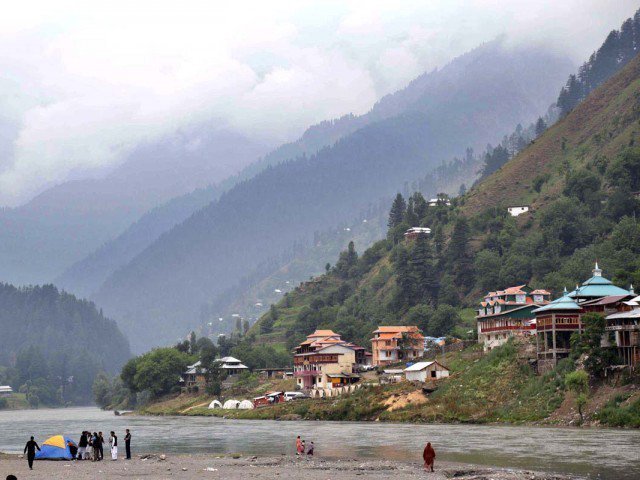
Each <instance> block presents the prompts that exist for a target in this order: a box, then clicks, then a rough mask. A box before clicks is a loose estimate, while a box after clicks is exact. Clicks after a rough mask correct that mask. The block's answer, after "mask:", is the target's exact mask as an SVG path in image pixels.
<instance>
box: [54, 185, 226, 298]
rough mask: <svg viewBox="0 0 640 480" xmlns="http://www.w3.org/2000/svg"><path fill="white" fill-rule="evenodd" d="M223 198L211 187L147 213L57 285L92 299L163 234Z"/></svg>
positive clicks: (69, 269)
mask: <svg viewBox="0 0 640 480" xmlns="http://www.w3.org/2000/svg"><path fill="white" fill-rule="evenodd" d="M218 196H219V188H217V187H215V186H210V187H207V188H202V189H198V190H195V191H194V192H191V193H189V194H187V195H183V196H180V197H177V198H174V199H172V200H170V201H169V202H167V203H165V204H164V205H161V206H159V207H156V208H154V209H152V210H150V211H149V212H147V213H145V214H144V215H143V216H142V217H140V219H139V220H137V221H136V222H134V223H132V224H131V225H130V226H129V227H128V228H127V229H126V230H125V231H124V232H123V233H122V234H120V235H119V236H118V237H116V238H115V239H113V240H111V241H109V242H107V243H105V244H104V245H102V246H101V247H99V248H98V249H97V250H96V251H95V252H93V253H91V254H90V255H89V256H87V257H85V258H83V259H82V260H80V261H78V262H76V263H74V264H73V265H71V266H70V267H69V268H67V269H66V270H65V271H64V272H63V273H62V274H61V275H60V276H58V277H56V279H55V280H54V283H55V284H56V285H58V286H59V287H61V288H64V289H65V290H66V291H68V292H73V293H74V294H75V295H79V296H82V297H88V296H90V295H92V294H93V293H94V292H95V291H96V290H97V289H98V288H99V287H100V285H102V283H104V281H105V280H106V278H107V277H108V276H109V275H111V274H112V273H113V272H115V271H116V270H117V269H118V268H120V267H122V266H124V265H126V264H127V263H128V262H129V261H131V259H133V258H134V257H135V256H136V255H138V254H139V253H140V252H142V251H143V250H144V249H145V248H147V247H148V246H149V245H151V243H153V242H154V241H155V240H156V239H157V238H158V237H160V235H162V234H163V233H165V232H167V231H169V230H170V229H171V228H172V227H173V226H175V225H177V224H179V223H181V222H183V221H184V220H185V219H186V218H188V217H189V216H190V215H192V214H193V212H195V211H197V210H199V209H200V208H202V207H204V206H205V205H207V204H209V203H211V202H212V201H214V200H215V199H216V198H217V197H218Z"/></svg>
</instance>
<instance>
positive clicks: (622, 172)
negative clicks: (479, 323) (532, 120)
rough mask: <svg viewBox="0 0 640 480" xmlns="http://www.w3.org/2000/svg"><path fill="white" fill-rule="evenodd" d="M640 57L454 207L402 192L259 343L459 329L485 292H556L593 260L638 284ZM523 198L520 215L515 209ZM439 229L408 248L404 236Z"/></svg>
mask: <svg viewBox="0 0 640 480" xmlns="http://www.w3.org/2000/svg"><path fill="white" fill-rule="evenodd" d="M638 131H640V58H637V57H636V58H635V59H634V60H632V61H631V62H630V63H629V64H628V65H627V66H626V67H625V68H624V69H623V70H622V71H621V72H619V73H618V74H617V75H616V76H614V77H613V78H611V79H610V80H609V81H607V82H606V83H604V84H603V85H602V86H601V87H599V88H598V89H596V90H595V91H594V92H592V93H591V94H590V95H589V96H588V97H587V99H586V100H585V101H584V102H583V103H581V104H580V105H579V106H578V107H576V108H575V109H574V110H573V111H572V112H571V113H570V114H568V115H567V116H566V117H565V118H564V119H562V120H561V121H559V122H558V123H557V124H556V125H554V126H553V127H551V128H550V129H548V130H547V131H546V132H545V133H544V134H543V135H542V136H541V137H539V138H538V139H537V140H536V141H535V142H533V143H532V144H531V145H530V146H529V147H528V148H526V149H525V150H524V151H522V152H521V153H520V154H519V155H517V156H516V157H515V158H513V159H512V160H511V161H509V162H508V163H507V164H505V165H504V166H503V167H502V168H500V169H499V170H498V171H497V172H495V173H494V174H493V175H491V176H489V177H488V178H486V179H485V180H483V181H482V182H481V183H479V184H477V185H475V186H474V187H473V188H472V189H471V190H470V191H469V192H468V193H467V194H466V195H464V196H461V197H459V198H456V199H454V200H453V201H452V205H451V206H447V205H444V204H443V205H439V206H435V207H427V206H426V205H425V204H424V199H422V197H421V195H419V194H414V195H413V196H412V197H411V198H410V199H408V202H406V203H405V204H404V205H403V202H404V199H402V198H400V197H398V198H397V199H396V202H395V203H394V206H393V208H392V212H391V215H390V229H389V232H388V235H387V239H385V240H382V241H379V242H378V243H376V244H375V245H374V246H373V247H371V248H369V249H368V250H366V251H365V252H364V253H363V254H361V255H358V254H357V253H356V252H355V249H352V250H350V251H347V252H343V253H342V254H341V256H340V259H339V261H338V262H337V263H336V265H335V266H334V267H333V268H332V269H331V271H330V272H329V273H328V274H326V275H323V276H321V277H318V278H317V279H315V280H314V281H312V282H307V283H304V284H302V285H300V286H299V287H298V288H296V289H295V291H293V292H291V293H290V294H288V295H287V296H286V297H285V298H284V299H283V300H282V301H280V302H279V303H278V304H277V305H275V307H274V308H273V309H272V311H271V312H270V313H268V314H266V315H265V316H263V317H262V318H261V320H260V321H259V322H258V323H257V324H256V325H255V326H254V327H253V328H252V330H251V331H250V332H249V335H248V336H247V338H245V340H244V341H242V342H241V343H240V345H238V347H236V349H237V350H236V351H237V352H238V353H243V352H242V351H243V350H246V349H249V348H252V345H257V344H265V343H267V344H271V345H273V346H274V347H276V348H277V349H282V350H284V349H289V348H290V347H292V346H293V345H295V344H296V343H297V342H298V341H299V340H300V339H301V338H303V337H304V336H305V335H307V334H308V333H309V332H311V331H312V330H313V329H315V328H319V327H321V328H332V329H334V330H335V331H338V332H340V333H341V334H342V335H343V336H344V337H345V338H347V339H348V340H350V341H355V342H357V343H361V344H364V345H368V340H369V336H370V334H371V332H372V331H373V330H374V329H375V327H376V326H377V325H380V324H416V325H419V326H420V327H421V328H422V329H423V331H424V332H425V333H426V334H429V335H446V334H451V333H456V334H457V335H463V334H464V332H466V331H468V330H470V329H472V326H473V321H472V316H471V315H469V311H468V310H465V308H469V307H473V306H475V303H476V301H477V298H478V297H479V295H480V294H482V293H483V292H485V291H486V290H489V289H496V288H504V287H507V286H509V285H514V284H519V283H525V282H528V283H530V284H531V285H532V286H534V287H544V288H547V289H551V290H552V291H554V292H555V293H559V292H560V290H561V289H562V288H563V287H564V286H567V287H571V286H573V285H575V284H576V283H578V282H581V281H583V280H584V279H585V278H586V277H587V275H588V273H589V271H590V270H591V268H592V266H593V262H594V260H595V259H598V261H599V262H600V264H601V265H602V266H603V267H604V269H605V275H607V276H608V277H610V278H612V279H613V280H614V282H615V283H617V284H619V285H621V286H626V287H628V286H629V284H630V283H634V284H640V256H639V254H640V225H638V223H637V221H636V215H637V214H638V213H640V206H639V202H638V200H637V198H636V197H637V195H636V194H634V192H637V191H639V190H640V148H638V146H637V144H636V142H637V141H638V138H637V135H638ZM512 205H527V206H530V208H531V211H529V212H527V213H525V214H522V215H520V216H518V217H516V218H514V217H511V216H510V215H509V214H508V213H507V207H508V206H512ZM411 226H427V227H429V228H431V229H432V234H431V235H430V236H429V237H428V238H426V239H422V240H418V241H416V242H413V243H406V242H405V241H403V240H402V234H403V232H404V231H405V230H406V229H407V228H408V227H411Z"/></svg>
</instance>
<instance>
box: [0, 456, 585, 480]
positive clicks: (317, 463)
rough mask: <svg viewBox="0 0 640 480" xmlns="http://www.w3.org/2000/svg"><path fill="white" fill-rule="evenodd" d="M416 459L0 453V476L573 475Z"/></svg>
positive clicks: (229, 479)
mask: <svg viewBox="0 0 640 480" xmlns="http://www.w3.org/2000/svg"><path fill="white" fill-rule="evenodd" d="M421 467H422V466H421V465H420V464H418V463H403V462H395V461H387V460H366V461H363V460H355V459H327V458H315V459H312V460H311V459H310V460H307V459H306V458H304V459H297V458H291V457H286V456H279V457H255V456H242V455H231V456H224V457H221V456H214V455H167V456H166V457H165V456H160V455H142V456H138V457H136V458H134V459H133V460H130V461H125V460H118V461H115V462H114V461H110V460H105V461H102V462H99V463H93V462H88V461H85V462H69V461H54V462H52V461H41V462H36V463H35V465H34V470H33V471H29V468H28V466H27V462H26V460H25V459H23V458H21V456H18V455H2V456H0V478H5V477H6V476H7V475H9V474H13V475H15V476H16V477H17V478H18V479H19V480H23V479H41V478H47V479H50V480H76V479H95V478H100V479H109V478H123V477H125V478H143V477H144V478H153V479H164V478H167V479H186V480H191V479H196V478H198V479H200V478H205V479H206V478H211V479H220V478H224V479H226V480H247V479H252V478H282V479H301V478H304V479H305V480H306V479H309V480H328V479H340V480H353V479H362V478H366V479H374V480H375V479H380V480H382V479H387V478H390V477H391V478H396V479H414V478H429V479H430V480H443V479H448V478H456V479H462V480H569V479H571V478H573V477H569V476H565V475H555V474H549V473H541V472H532V471H525V470H511V469H499V468H489V467H480V466H473V465H464V464H454V463H445V462H438V463H436V472H435V473H426V472H425V471H424V470H423V469H422V468H421Z"/></svg>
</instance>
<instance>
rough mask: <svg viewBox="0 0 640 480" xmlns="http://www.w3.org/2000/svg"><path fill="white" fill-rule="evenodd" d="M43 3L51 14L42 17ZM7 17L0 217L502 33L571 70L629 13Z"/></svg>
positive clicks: (349, 108)
mask: <svg viewBox="0 0 640 480" xmlns="http://www.w3.org/2000/svg"><path fill="white" fill-rule="evenodd" d="M54 3H55V5H54ZM88 3H89V2H71V1H68V2H64V1H63V2H48V1H40V2H29V1H27V2H20V3H19V4H17V5H15V6H12V7H11V8H9V9H8V11H5V12H3V16H2V18H1V19H0V40H2V41H1V42H0V68H1V71H2V74H1V75H0V88H1V89H2V92H3V93H2V95H0V129H2V131H3V133H2V134H1V135H0V154H1V155H2V157H0V205H17V204H20V203H22V202H24V201H26V200H28V199H29V198H30V197H32V196H33V195H34V194H36V193H38V192H39V191H41V190H42V189H43V188H45V187H46V186H48V185H50V184H52V183H56V182H61V181H64V180H65V179H68V178H72V177H73V178H77V177H80V176H84V175H97V174H99V173H100V172H102V171H104V170H105V169H106V168H108V167H110V166H113V165H115V164H117V163H118V162H120V161H122V159H123V158H124V157H125V156H126V155H127V153H128V152H129V151H131V150H132V149H133V148H135V146H136V145H138V144H139V143H140V142H141V141H147V140H153V139H154V138H157V137H159V136H161V135H163V134H166V133H167V132H170V131H172V130H174V129H175V128H178V127H179V126H181V125H185V124H188V123H193V122H198V121H202V120H205V119H209V118H219V119H220V122H221V124H222V125H224V126H225V127H228V128H233V129H236V130H238V131H240V132H242V133H245V134H247V135H250V136H252V137H255V138H257V139H259V140H261V141H266V142H268V143H271V144H277V143H279V142H282V141H288V140H292V139H294V138H295V137H296V136H298V135H300V134H301V133H302V131H303V130H304V129H305V128H306V127H307V126H309V125H310V124H313V123H315V122H318V121H320V120H324V119H329V118H333V117H337V116H341V115H344V114H346V113H350V112H352V113H356V114H358V113H364V112H366V111H367V110H368V109H369V108H371V106H372V105H373V103H374V102H375V101H376V100H377V99H378V98H379V97H380V96H382V95H384V94H386V93H390V92H392V91H394V90H396V89H398V88H401V87H402V86H403V85H405V84H406V83H407V82H408V81H410V80H411V79H412V78H413V77H415V76H416V75H418V74H420V73H421V72H423V71H425V70H430V69H433V68H435V67H437V66H442V65H443V64H444V63H446V62H447V61H449V60H450V59H451V58H453V57H455V56H457V55H459V54H461V53H463V52H465V51H466V50H468V49H470V48H473V47H475V46H476V45H478V44H479V43H481V42H483V41H488V40H491V39H492V38H494V37H495V36H496V35H499V34H503V33H506V34H507V35H508V36H509V38H510V39H511V41H513V42H514V44H517V43H522V42H527V43H537V44H544V45H546V46H549V47H550V48H553V49H555V50H556V51H557V52H558V53H560V54H569V55H571V56H572V57H573V58H574V59H575V60H576V61H580V60H582V59H584V58H585V57H586V56H587V55H588V54H589V53H590V52H591V51H592V50H593V49H594V48H597V46H598V45H599V43H600V42H601V41H602V39H603V38H604V35H606V33H607V32H608V31H609V30H611V29H612V28H617V27H618V26H619V24H620V22H621V21H622V20H623V19H624V18H626V17H628V16H629V15H631V14H633V11H634V8H635V5H634V2H631V1H626V0H625V1H619V2H616V4H615V5H614V6H611V5H607V6H603V5H602V2H598V1H586V2H585V1H578V0H567V1H565V2H561V4H562V5H560V6H558V5H557V3H558V2H555V1H551V0H548V1H543V2H536V4H535V5H533V4H532V3H533V2H509V1H506V0H500V1H498V0H495V1H480V0H476V1H471V2H468V1H464V2H463V1H451V0H438V1H432V2H418V1H416V2H412V1H407V2H402V3H401V4H398V3H397V2H390V1H389V2H376V1H368V2H360V1H347V2H341V1H340V2H339V1H336V2H327V1H291V2H285V1H283V2H260V1H255V2H244V1H239V2H231V3H230V4H229V5H226V6H223V7H218V6H217V5H215V3H216V2H209V1H206V2H205V1H191V2H188V3H179V2H159V1H153V2H151V1H148V2H147V1H137V2H118V1H116V2H109V4H108V5H106V4H104V2H95V4H94V5H88Z"/></svg>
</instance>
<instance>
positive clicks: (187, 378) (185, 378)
mask: <svg viewBox="0 0 640 480" xmlns="http://www.w3.org/2000/svg"><path fill="white" fill-rule="evenodd" d="M180 383H181V386H182V388H184V389H187V390H192V389H194V388H196V389H200V388H204V387H205V385H206V384H207V371H206V369H205V368H203V367H202V362H201V361H200V360H198V361H197V362H196V363H194V364H193V365H188V366H187V370H185V372H184V373H183V374H182V377H181V378H180Z"/></svg>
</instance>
